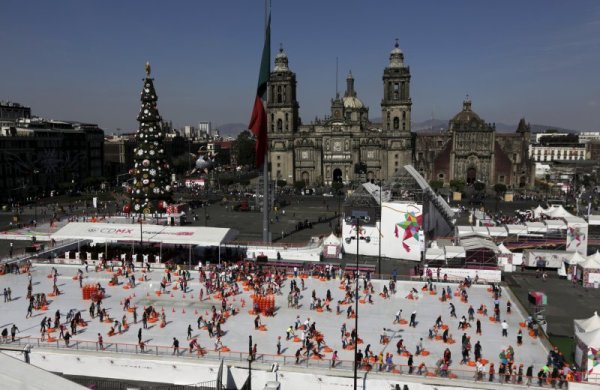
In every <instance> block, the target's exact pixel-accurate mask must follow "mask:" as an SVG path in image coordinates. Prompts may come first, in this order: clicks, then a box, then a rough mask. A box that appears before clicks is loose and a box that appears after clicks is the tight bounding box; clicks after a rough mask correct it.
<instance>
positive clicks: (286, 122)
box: [285, 112, 289, 130]
mask: <svg viewBox="0 0 600 390" xmlns="http://www.w3.org/2000/svg"><path fill="white" fill-rule="evenodd" d="M288 123H289V115H288V113H287V112H286V113H285V129H286V130H288V129H289V125H288Z"/></svg>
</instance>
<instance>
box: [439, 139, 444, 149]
mask: <svg viewBox="0 0 600 390" xmlns="http://www.w3.org/2000/svg"><path fill="white" fill-rule="evenodd" d="M438 146H439V147H440V148H441V147H442V146H444V141H442V140H439V141H438Z"/></svg>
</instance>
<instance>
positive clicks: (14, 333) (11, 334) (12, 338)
mask: <svg viewBox="0 0 600 390" xmlns="http://www.w3.org/2000/svg"><path fill="white" fill-rule="evenodd" d="M17 332H20V330H19V328H17V325H15V324H13V326H12V327H11V328H10V337H11V340H12V341H15V336H16V335H17Z"/></svg>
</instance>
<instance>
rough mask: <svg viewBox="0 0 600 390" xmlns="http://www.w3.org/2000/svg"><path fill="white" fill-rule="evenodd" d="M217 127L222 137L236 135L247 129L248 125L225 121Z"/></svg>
mask: <svg viewBox="0 0 600 390" xmlns="http://www.w3.org/2000/svg"><path fill="white" fill-rule="evenodd" d="M217 129H218V130H219V134H220V135H221V136H223V137H237V136H238V134H239V133H241V132H242V131H244V130H248V125H247V124H244V123H225V124H222V125H219V126H217Z"/></svg>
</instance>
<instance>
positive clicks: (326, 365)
mask: <svg viewBox="0 0 600 390" xmlns="http://www.w3.org/2000/svg"><path fill="white" fill-rule="evenodd" d="M3 343H5V344H10V345H18V346H23V347H24V346H27V345H29V346H31V347H37V348H42V349H45V350H52V349H57V350H72V351H92V352H100V353H117V354H121V353H122V354H134V355H144V356H171V357H175V358H178V359H188V360H204V359H205V360H210V361H214V362H218V361H220V360H221V359H224V360H226V361H228V362H231V363H234V364H235V363H236V362H238V363H241V362H248V360H249V356H250V355H249V353H247V352H239V351H230V350H228V351H226V352H225V351H216V350H212V349H210V348H203V349H202V353H198V352H197V351H196V350H194V351H193V352H191V353H190V351H189V348H182V347H180V348H179V352H178V353H175V351H174V350H173V347H172V346H164V345H146V346H145V347H144V349H143V351H142V349H141V348H140V346H139V345H138V344H130V343H114V342H110V340H106V342H104V343H103V347H100V345H99V343H98V342H96V341H86V340H73V339H72V340H71V342H70V343H69V346H68V347H67V346H66V344H65V342H64V340H62V339H58V338H56V339H53V340H52V341H48V340H47V339H46V340H42V339H41V338H39V337H18V338H15V341H11V340H10V338H9V339H8V340H4V341H3ZM394 357H395V358H398V356H397V355H394ZM253 362H255V363H264V364H273V363H277V364H279V365H283V366H286V367H313V368H320V369H329V370H331V373H332V374H335V372H336V371H338V370H346V371H351V370H353V368H354V365H353V364H354V362H353V361H352V360H336V361H335V364H334V365H333V366H332V360H331V359H325V358H318V359H317V358H315V356H314V355H312V356H310V357H309V358H307V357H306V356H305V355H304V353H302V356H301V357H300V359H299V361H298V363H296V357H295V356H294V355H284V354H280V355H276V354H266V353H263V354H261V353H257V355H256V357H255V359H254V360H253ZM419 367H420V366H419V365H414V366H413V368H412V372H411V370H410V367H409V366H408V365H406V364H397V363H393V364H391V365H388V364H386V363H385V361H384V363H382V364H379V363H376V362H371V363H369V365H368V366H365V365H363V366H361V367H360V370H361V371H363V372H365V371H369V374H370V375H372V374H378V373H385V374H397V375H412V376H421V377H431V378H445V379H458V380H463V381H473V382H476V381H482V382H486V383H489V382H494V383H498V384H527V382H528V381H529V380H530V381H531V384H532V385H537V384H538V378H537V376H534V377H531V378H528V377H526V376H525V375H524V374H525V370H526V367H524V368H523V375H522V376H519V375H518V374H516V373H513V374H511V375H499V374H498V372H497V371H496V373H495V375H494V378H493V380H492V381H490V380H489V375H488V368H489V366H487V365H486V367H485V370H484V372H483V373H482V375H481V376H480V377H477V373H476V371H475V368H474V367H471V369H467V368H466V367H469V365H468V364H467V365H465V366H461V367H465V368H449V369H448V370H445V371H444V370H441V369H440V368H438V367H432V366H424V367H421V369H420V370H419ZM497 368H498V365H496V370H497ZM539 369H540V367H534V374H536V375H537V371H538V370H539ZM550 374H551V371H550V372H549V373H548V378H546V379H545V380H544V381H543V383H544V384H548V385H552V378H551V377H550ZM579 374H581V375H580V378H581V381H583V382H586V383H589V384H593V385H600V374H587V373H586V372H580V373H579ZM519 377H521V378H522V381H521V382H518V379H519ZM575 378H577V376H575ZM556 383H557V384H558V379H557V380H556ZM565 383H567V382H565Z"/></svg>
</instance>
